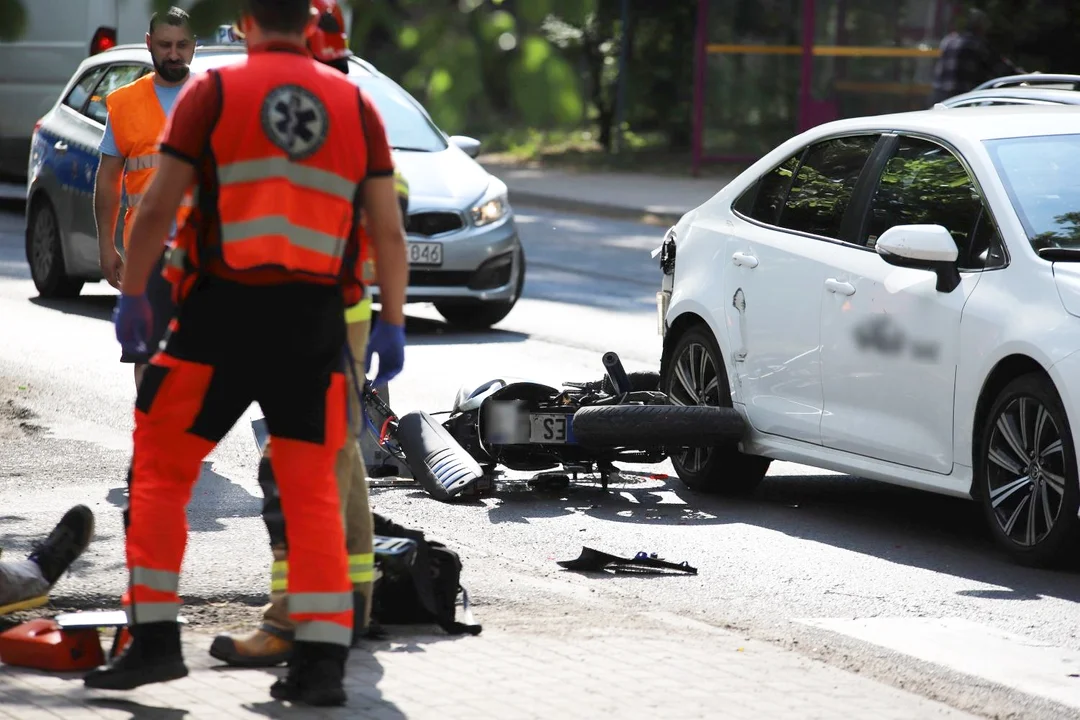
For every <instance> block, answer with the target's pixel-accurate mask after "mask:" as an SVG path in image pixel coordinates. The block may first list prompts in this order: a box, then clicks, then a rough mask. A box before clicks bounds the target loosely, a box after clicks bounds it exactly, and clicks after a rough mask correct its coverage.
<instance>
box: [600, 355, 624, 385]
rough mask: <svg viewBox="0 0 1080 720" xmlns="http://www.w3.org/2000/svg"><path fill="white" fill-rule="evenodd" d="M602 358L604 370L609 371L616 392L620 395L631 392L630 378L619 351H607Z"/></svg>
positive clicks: (608, 374)
mask: <svg viewBox="0 0 1080 720" xmlns="http://www.w3.org/2000/svg"><path fill="white" fill-rule="evenodd" d="M602 360H603V363H604V370H606V371H607V376H608V379H609V380H611V386H612V387H613V388H615V392H617V393H619V394H620V395H621V394H623V393H628V392H630V378H629V377H628V376H627V375H626V369H625V368H624V367H623V364H622V360H620V359H619V355H618V353H615V352H606V353H604V357H603V358H602Z"/></svg>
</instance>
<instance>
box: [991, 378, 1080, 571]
mask: <svg viewBox="0 0 1080 720" xmlns="http://www.w3.org/2000/svg"><path fill="white" fill-rule="evenodd" d="M977 478H978V483H979V488H978V490H979V496H980V500H981V502H982V505H983V511H984V513H985V515H986V518H987V521H988V522H989V524H990V529H991V532H992V533H993V535H994V539H995V541H996V542H997V544H998V545H999V546H1000V547H1002V548H1003V549H1004V550H1005V551H1006V552H1007V553H1008V554H1009V555H1010V556H1011V557H1012V558H1013V559H1014V560H1016V561H1017V562H1019V563H1021V564H1024V565H1031V566H1037V567H1038V566H1049V565H1056V564H1058V563H1060V562H1062V561H1066V560H1069V561H1072V562H1075V556H1076V554H1077V551H1078V550H1080V519H1078V518H1077V507H1078V501H1080V485H1078V481H1077V466H1076V451H1075V448H1074V446H1073V441H1072V431H1071V430H1070V428H1069V421H1068V418H1067V416H1066V414H1065V407H1064V405H1063V404H1062V402H1061V398H1060V396H1059V395H1058V393H1057V390H1056V389H1055V388H1054V384H1053V383H1052V382H1051V381H1050V379H1049V378H1047V377H1046V376H1045V375H1043V374H1041V373H1031V374H1028V375H1024V376H1022V377H1019V378H1016V379H1015V380H1013V381H1012V382H1010V383H1009V384H1008V385H1007V386H1005V388H1004V389H1003V390H1002V391H1001V392H1000V393H999V394H998V397H997V399H996V400H995V401H994V404H993V405H992V406H991V408H990V412H989V413H988V414H987V417H986V421H985V422H984V424H983V428H982V442H981V443H980V449H979V462H978V475H977Z"/></svg>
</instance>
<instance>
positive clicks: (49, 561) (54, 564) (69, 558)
mask: <svg viewBox="0 0 1080 720" xmlns="http://www.w3.org/2000/svg"><path fill="white" fill-rule="evenodd" d="M93 536H94V513H93V511H91V510H90V508H88V507H86V506H85V505H76V506H75V507H73V508H71V509H70V510H68V511H67V512H66V513H64V517H62V518H60V522H58V523H57V524H56V527H54V528H53V530H52V532H51V533H49V537H47V538H45V540H44V541H42V542H40V543H38V544H37V545H36V546H35V547H34V550H33V552H31V553H30V555H29V559H30V560H32V561H34V562H35V563H37V565H38V567H39V568H41V576H42V577H43V578H45V581H46V582H47V583H49V587H50V588H51V587H52V586H53V585H55V584H56V581H57V580H59V579H60V576H61V575H63V574H64V573H65V572H67V569H68V568H69V567H71V563H73V562H75V559H76V558H78V557H79V556H80V555H82V554H83V551H84V550H86V546H87V545H89V544H90V538H92V537H93Z"/></svg>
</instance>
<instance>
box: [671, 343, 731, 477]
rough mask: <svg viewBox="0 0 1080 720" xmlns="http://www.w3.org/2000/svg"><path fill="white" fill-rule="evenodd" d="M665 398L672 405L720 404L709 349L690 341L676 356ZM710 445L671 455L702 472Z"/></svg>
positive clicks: (717, 382)
mask: <svg viewBox="0 0 1080 720" xmlns="http://www.w3.org/2000/svg"><path fill="white" fill-rule="evenodd" d="M668 397H670V398H671V402H672V404H674V405H711V406H713V407H720V378H719V376H718V375H717V372H716V365H715V364H714V363H713V360H712V357H711V356H710V355H709V351H708V349H707V348H706V347H705V346H704V345H702V344H700V343H689V344H687V345H686V346H685V347H684V348H683V349H682V352H681V353H680V354H679V356H678V357H677V358H675V365H674V367H673V368H672V380H671V386H670V387H669V388H668ZM712 453H713V449H712V448H708V447H705V448H682V449H680V450H678V451H676V452H675V453H674V454H675V455H677V456H678V460H679V463H680V464H681V465H682V466H683V467H685V468H686V469H687V470H688V471H690V472H701V471H702V470H703V469H704V468H705V466H706V464H707V463H708V462H709V459H710V458H711V457H712Z"/></svg>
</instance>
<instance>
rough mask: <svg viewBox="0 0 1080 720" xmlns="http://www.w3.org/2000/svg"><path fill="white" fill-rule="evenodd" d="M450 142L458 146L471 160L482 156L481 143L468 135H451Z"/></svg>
mask: <svg viewBox="0 0 1080 720" xmlns="http://www.w3.org/2000/svg"><path fill="white" fill-rule="evenodd" d="M450 142H452V143H454V144H455V145H457V146H458V147H459V148H460V149H461V150H463V151H464V152H465V154H466V155H468V156H469V157H471V158H475V157H476V156H477V155H479V154H480V141H479V140H477V139H476V138H471V137H468V136H466V135H451V136H450Z"/></svg>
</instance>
